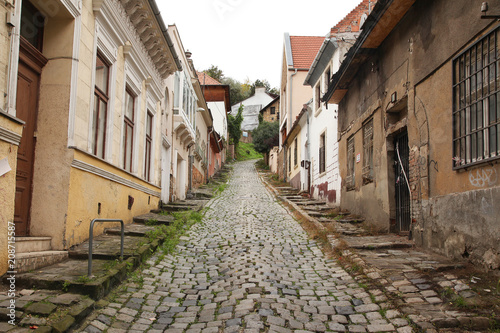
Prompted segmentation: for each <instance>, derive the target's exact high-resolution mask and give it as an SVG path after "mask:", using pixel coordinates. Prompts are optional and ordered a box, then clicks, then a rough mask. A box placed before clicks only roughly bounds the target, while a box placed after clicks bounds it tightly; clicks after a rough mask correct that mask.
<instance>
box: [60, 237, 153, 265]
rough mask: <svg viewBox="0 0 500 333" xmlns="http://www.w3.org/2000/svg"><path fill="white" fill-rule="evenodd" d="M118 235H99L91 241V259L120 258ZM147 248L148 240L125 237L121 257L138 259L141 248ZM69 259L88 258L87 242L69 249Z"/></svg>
mask: <svg viewBox="0 0 500 333" xmlns="http://www.w3.org/2000/svg"><path fill="white" fill-rule="evenodd" d="M120 238H121V237H120V236H119V235H100V236H98V237H95V238H94V240H93V246H92V247H93V249H92V258H95V259H106V260H115V259H118V258H120V242H121V239H120ZM142 247H147V248H149V239H148V238H146V237H135V236H125V237H124V245H123V257H124V258H125V259H126V258H130V257H138V256H140V255H141V251H140V250H141V248H142ZM68 255H69V258H70V259H87V258H88V256H89V242H88V241H86V242H84V243H82V244H80V245H77V246H73V247H71V248H70V249H69V251H68Z"/></svg>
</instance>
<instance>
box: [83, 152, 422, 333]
mask: <svg viewBox="0 0 500 333" xmlns="http://www.w3.org/2000/svg"><path fill="white" fill-rule="evenodd" d="M208 207H209V209H208V211H207V213H206V215H205V218H204V219H203V221H202V223H200V224H198V225H195V226H194V227H193V228H192V229H191V230H190V232H189V233H188V235H187V236H185V237H183V238H182V243H181V244H180V245H179V246H178V247H177V251H176V252H175V253H174V254H172V255H168V256H165V257H164V258H162V257H160V253H156V254H155V255H154V256H153V257H152V258H151V259H150V260H149V263H150V264H151V267H149V268H148V269H146V270H143V271H142V273H141V274H142V277H143V278H141V279H140V280H141V283H137V279H136V281H135V283H134V282H133V281H130V280H129V282H127V283H126V284H125V287H126V289H125V291H124V292H123V293H121V294H119V295H118V297H116V298H114V299H113V300H112V302H111V303H109V304H106V305H105V306H104V307H103V308H101V309H99V310H96V311H95V312H94V313H93V314H92V315H91V316H90V319H89V320H88V321H87V322H86V323H85V324H84V325H83V326H82V329H83V330H84V331H87V332H101V331H105V330H107V332H110V333H112V332H146V331H147V332H193V333H194V332H264V331H265V332H267V331H268V332H290V331H297V332H323V331H334V332H347V331H349V332H396V331H397V332H412V328H411V326H409V324H408V322H407V321H406V320H405V319H404V318H402V317H401V315H400V313H399V312H398V311H397V310H391V309H385V308H382V306H384V305H383V304H384V303H382V304H379V303H377V299H378V298H377V297H378V296H380V295H382V292H381V291H377V290H370V293H368V292H367V291H366V290H365V289H364V288H363V287H361V286H360V285H358V283H357V282H356V281H355V280H354V279H353V278H352V277H351V276H350V275H349V274H348V273H347V272H346V271H344V270H343V269H342V268H341V267H340V266H339V265H338V264H337V263H336V261H334V260H329V259H328V258H327V257H326V256H325V255H324V254H323V253H322V252H321V250H320V249H319V248H318V246H317V244H316V243H315V242H314V241H311V240H309V239H308V237H307V234H306V233H305V232H304V231H303V229H302V227H301V226H300V225H299V223H298V222H297V221H295V220H294V219H293V218H292V216H291V215H290V214H289V213H288V212H287V210H286V209H285V208H283V207H282V206H281V205H280V204H279V203H278V201H276V199H275V197H274V196H273V195H271V193H270V192H268V190H267V189H266V188H265V186H264V185H263V184H262V183H261V181H260V179H259V178H258V175H257V173H256V172H255V170H254V162H253V161H250V162H241V163H237V164H235V165H234V171H233V176H232V177H231V179H230V181H229V183H228V185H227V187H226V189H225V190H224V192H222V194H221V195H219V196H218V197H217V198H215V199H213V200H212V201H210V202H209V204H208ZM157 259H161V260H158V261H157ZM158 262H159V263H158ZM155 263H158V264H156V265H155ZM381 299H382V300H383V298H381Z"/></svg>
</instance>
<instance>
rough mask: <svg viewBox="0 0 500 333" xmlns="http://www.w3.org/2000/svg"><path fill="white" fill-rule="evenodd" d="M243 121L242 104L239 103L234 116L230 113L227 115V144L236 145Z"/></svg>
mask: <svg viewBox="0 0 500 333" xmlns="http://www.w3.org/2000/svg"><path fill="white" fill-rule="evenodd" d="M242 122H243V104H242V105H240V107H239V109H238V113H237V114H236V117H235V116H233V115H232V114H228V115H227V131H228V132H229V144H231V141H232V143H233V144H234V146H235V151H236V147H237V146H238V143H239V142H240V137H241V123H242Z"/></svg>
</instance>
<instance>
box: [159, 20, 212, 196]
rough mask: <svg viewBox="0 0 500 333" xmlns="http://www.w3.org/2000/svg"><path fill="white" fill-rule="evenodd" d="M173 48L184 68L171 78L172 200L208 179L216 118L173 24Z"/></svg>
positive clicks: (188, 53)
mask: <svg viewBox="0 0 500 333" xmlns="http://www.w3.org/2000/svg"><path fill="white" fill-rule="evenodd" d="M169 32H170V33H171V34H172V41H173V47H174V48H175V50H176V52H177V54H179V58H180V62H181V63H182V70H181V71H178V72H176V73H175V74H174V75H172V77H171V78H170V79H169V80H168V83H167V86H168V87H170V89H171V91H173V119H172V133H173V148H172V149H173V151H172V154H173V155H172V179H173V181H172V184H173V185H172V197H171V199H172V200H174V201H175V200H184V199H186V197H187V194H188V193H189V192H190V191H192V190H193V188H196V187H198V186H199V185H201V184H203V183H205V182H206V179H207V167H208V163H207V160H206V158H204V156H206V152H207V151H206V150H202V149H201V147H205V146H206V145H207V144H208V143H209V140H210V139H209V127H210V128H211V127H212V117H211V115H210V111H209V109H208V106H207V103H206V101H205V98H204V96H203V91H202V88H201V85H200V82H199V80H198V75H197V72H196V69H195V68H194V65H193V61H192V59H191V52H188V51H186V50H185V49H184V46H183V44H182V40H181V37H180V34H179V31H178V29H177V27H176V26H175V25H171V26H169Z"/></svg>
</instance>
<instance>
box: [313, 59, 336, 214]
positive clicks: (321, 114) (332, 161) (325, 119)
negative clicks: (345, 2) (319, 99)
mask: <svg viewBox="0 0 500 333" xmlns="http://www.w3.org/2000/svg"><path fill="white" fill-rule="evenodd" d="M340 53H341V52H338V50H337V51H336V52H335V53H334V55H333V57H332V60H331V63H330V66H331V72H332V73H335V72H336V71H337V70H338V67H339V55H340ZM320 80H321V94H324V93H325V91H326V82H325V78H324V75H322V76H321V79H320ZM313 92H314V89H313ZM314 98H315V96H313V99H314ZM315 102H316V101H315V100H313V111H312V116H311V120H310V128H311V138H310V142H311V145H310V151H311V159H310V161H311V168H312V173H311V185H312V186H314V190H313V193H312V195H313V197H314V198H316V199H319V200H325V201H327V202H328V198H327V193H325V191H324V184H327V191H333V190H335V191H336V198H335V201H334V202H328V203H330V204H332V205H336V206H338V205H339V204H340V188H341V178H340V170H339V159H338V150H339V148H338V142H337V125H338V118H337V110H338V106H337V105H336V104H328V107H326V106H325V104H324V103H322V104H321V107H320V108H319V109H316V108H315V107H314V106H315V105H316V103H315ZM323 133H325V141H326V153H325V155H326V158H325V160H326V165H325V172H323V173H321V174H320V173H319V146H320V137H321V135H322V134H323ZM322 184H323V187H322V188H319V187H318V186H320V185H322Z"/></svg>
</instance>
